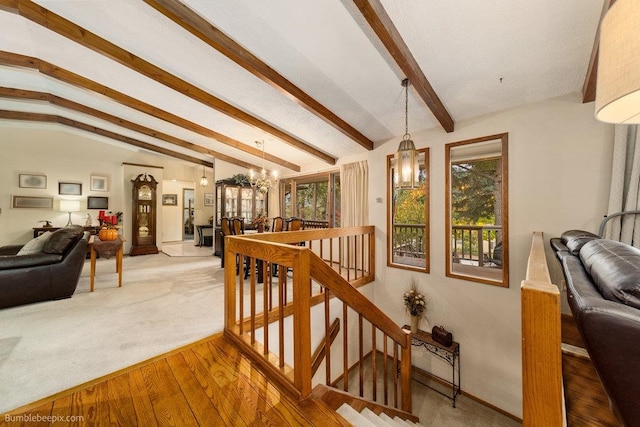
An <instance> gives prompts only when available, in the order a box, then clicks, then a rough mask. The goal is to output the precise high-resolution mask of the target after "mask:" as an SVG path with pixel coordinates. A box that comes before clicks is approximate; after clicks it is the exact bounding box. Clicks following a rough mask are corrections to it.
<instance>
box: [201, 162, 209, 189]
mask: <svg viewBox="0 0 640 427" xmlns="http://www.w3.org/2000/svg"><path fill="white" fill-rule="evenodd" d="M207 185H209V180H208V179H207V176H206V175H205V174H204V165H202V178H200V186H202V187H206V186H207Z"/></svg>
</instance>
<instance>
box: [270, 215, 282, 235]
mask: <svg viewBox="0 0 640 427" xmlns="http://www.w3.org/2000/svg"><path fill="white" fill-rule="evenodd" d="M271 231H273V232H274V233H277V232H280V231H284V218H283V217H281V216H276V217H273V223H272V224H271Z"/></svg>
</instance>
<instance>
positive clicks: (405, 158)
mask: <svg viewBox="0 0 640 427" xmlns="http://www.w3.org/2000/svg"><path fill="white" fill-rule="evenodd" d="M402 86H404V87H405V98H404V117H405V119H404V136H403V137H402V141H400V145H399V146H398V151H397V152H396V154H395V169H394V182H395V186H396V188H403V189H411V188H415V187H416V183H417V181H418V180H417V178H416V176H417V171H418V167H417V162H416V160H417V155H416V154H417V153H416V146H415V144H414V143H413V141H412V140H411V135H410V134H409V79H404V80H403V81H402Z"/></svg>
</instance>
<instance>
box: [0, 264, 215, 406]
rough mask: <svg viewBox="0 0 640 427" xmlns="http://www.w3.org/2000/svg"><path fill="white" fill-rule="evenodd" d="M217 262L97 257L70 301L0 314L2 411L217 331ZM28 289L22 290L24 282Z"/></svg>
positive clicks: (41, 304) (82, 277) (44, 304)
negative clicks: (118, 263)
mask: <svg viewBox="0 0 640 427" xmlns="http://www.w3.org/2000/svg"><path fill="white" fill-rule="evenodd" d="M219 265H220V259H219V258H217V257H213V256H209V257H177V258H172V257H169V256H167V255H165V254H158V255H145V256H139V257H128V256H125V257H124V260H123V266H124V267H123V278H122V281H123V286H122V288H118V287H117V283H118V282H117V275H116V274H115V259H113V258H112V259H109V260H107V259H98V260H97V265H96V269H97V273H96V282H95V291H94V292H93V293H91V292H89V263H88V261H87V262H86V263H85V266H84V268H83V272H82V276H81V278H80V283H79V284H78V289H77V290H76V293H75V294H74V296H73V297H72V298H69V299H65V300H60V301H49V302H43V303H36V304H29V305H25V306H21V307H13V308H9V309H4V310H0V325H2V326H1V327H0V397H1V398H0V413H3V412H6V411H8V410H11V409H14V408H16V407H19V406H22V405H25V404H27V403H30V402H33V401H35V400H38V399H41V398H44V397H47V396H50V395H52V394H54V393H57V392H60V391H63V390H66V389H67V388H70V387H73V386H76V385H78V384H81V383H84V382H86V381H89V380H92V379H94V378H97V377H100V376H102V375H105V374H108V373H111V372H113V371H116V370H119V369H122V368H125V367H127V366H130V365H132V364H135V363H138V362H141V361H143V360H146V359H148V358H150V357H153V356H156V355H158V354H161V353H164V352H167V351H170V350H173V349H175V348H177V347H180V346H182V345H185V344H188V343H191V342H194V341H197V340H199V339H201V338H204V337H207V336H209V335H212V334H214V333H216V332H219V331H221V330H222V326H223V323H222V322H223V312H222V310H223V301H224V286H223V285H224V283H223V270H220V268H219ZM25 286H26V284H25Z"/></svg>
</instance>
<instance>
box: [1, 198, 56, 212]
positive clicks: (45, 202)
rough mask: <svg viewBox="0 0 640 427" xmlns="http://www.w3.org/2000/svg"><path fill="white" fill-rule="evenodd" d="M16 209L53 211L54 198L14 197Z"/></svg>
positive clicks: (13, 204)
mask: <svg viewBox="0 0 640 427" xmlns="http://www.w3.org/2000/svg"><path fill="white" fill-rule="evenodd" d="M11 206H13V207H14V208H30V209H53V197H29V196H13V203H12V205H11Z"/></svg>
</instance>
